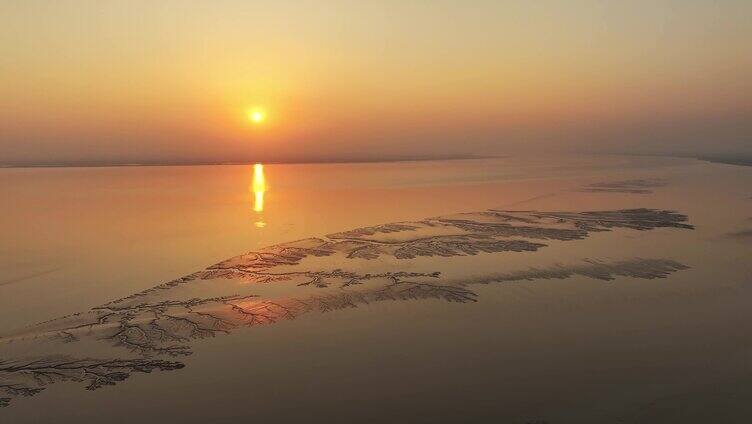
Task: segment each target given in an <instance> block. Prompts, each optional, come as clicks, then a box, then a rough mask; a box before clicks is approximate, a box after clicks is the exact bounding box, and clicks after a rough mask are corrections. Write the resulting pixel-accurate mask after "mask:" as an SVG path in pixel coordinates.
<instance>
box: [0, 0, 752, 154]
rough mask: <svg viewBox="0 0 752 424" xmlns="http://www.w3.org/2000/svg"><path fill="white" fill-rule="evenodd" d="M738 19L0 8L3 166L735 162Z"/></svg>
mask: <svg viewBox="0 0 752 424" xmlns="http://www.w3.org/2000/svg"><path fill="white" fill-rule="evenodd" d="M751 20H752V3H750V2H747V1H725V2H713V1H699V0H698V1H670V0H664V1H658V2H648V1H633V2H616V1H611V2H609V1H605V2H604V1H595V0H592V1H585V0H583V1H574V2H561V1H542V2H535V3H534V4H533V3H531V2H496V1H479V2H475V3H473V4H472V5H468V4H466V3H463V2H457V1H432V2H422V1H421V2H397V1H394V2H392V1H388V2H374V3H366V2H357V1H327V2H323V1H276V2H262V1H240V0H222V1H216V2H201V1H192V2H188V1H177V0H171V1H161V2H148V1H129V2H102V1H85V0H69V1H60V2H47V1H39V0H29V1H24V2H4V3H3V4H2V5H0V47H2V51H3V55H2V58H0V93H1V94H2V95H1V96H0V164H49V163H130V162H138V163H188V162H242V161H249V160H252V161H255V160H261V161H277V162H285V161H307V160H322V159H323V160H333V161H337V160H347V159H350V160H377V159H379V158H399V157H429V156H439V157H446V156H455V155H500V154H507V153H510V152H514V153H518V152H523V153H525V152H539V151H544V152H592V153H638V154H673V155H688V156H691V155H704V156H708V155H710V156H718V155H742V156H747V157H750V156H752V142H750V141H751V140H750V139H751V138H752V43H750V42H749V40H750V39H752V26H750V25H749V22H750V21H751ZM250 111H254V113H255V114H256V115H254V116H255V117H254V119H253V120H249V119H248V118H249V113H250Z"/></svg>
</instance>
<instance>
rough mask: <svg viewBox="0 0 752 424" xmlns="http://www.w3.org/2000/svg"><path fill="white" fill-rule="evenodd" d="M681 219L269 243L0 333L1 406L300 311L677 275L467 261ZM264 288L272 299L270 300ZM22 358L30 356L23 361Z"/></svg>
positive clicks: (613, 216)
mask: <svg viewBox="0 0 752 424" xmlns="http://www.w3.org/2000/svg"><path fill="white" fill-rule="evenodd" d="M686 221H687V218H686V216H684V215H681V214H678V213H675V212H671V211H663V210H653V209H628V210H618V211H595V212H537V211H501V210H488V211H484V212H476V213H466V214H457V215H452V216H444V217H436V218H429V219H425V220H421V221H415V222H401V223H395V224H386V225H378V226H373V227H366V228H360V229H356V230H352V231H345V232H340V233H335V234H329V235H327V236H324V237H320V238H309V239H304V240H298V241H294V242H291V243H284V244H278V245H274V246H269V247H267V248H264V249H261V250H258V251H254V252H249V253H246V254H243V255H239V256H236V257H234V258H230V259H228V260H225V261H222V262H220V263H218V264H215V265H212V266H210V267H208V268H206V269H204V270H202V271H199V272H196V273H193V274H190V275H187V276H185V277H182V278H179V279H176V280H173V281H169V282H167V283H164V284H160V285H157V286H155V287H153V288H151V289H148V290H144V291H142V292H139V293H135V294H133V295H131V296H128V297H125V298H122V299H118V300H115V301H112V302H109V303H107V304H104V305H101V306H98V307H95V308H92V309H91V310H89V311H87V312H83V313H78V314H74V315H70V316H67V317H63V318H59V319H55V320H51V321H47V322H43V323H40V324H37V325H34V326H31V327H28V328H25V329H22V330H20V331H17V332H15V333H13V334H9V335H6V336H5V337H3V338H2V339H0V357H2V358H4V359H3V360H2V361H0V406H7V405H8V404H9V403H10V401H11V399H12V398H15V397H19V396H24V397H26V396H33V395H35V394H37V393H39V392H40V391H42V390H43V389H44V388H45V387H46V386H47V385H49V384H52V383H55V382H65V381H69V382H78V383H83V384H85V386H86V388H87V389H89V390H94V389H97V388H99V387H103V386H107V385H114V384H116V383H118V382H121V381H123V380H125V379H126V378H127V377H128V376H129V375H131V374H133V373H150V372H152V371H171V370H176V369H180V368H182V367H183V363H182V362H180V361H177V360H176V358H180V357H184V356H187V355H190V354H191V353H192V348H191V343H192V341H194V340H197V339H204V338H210V337H214V336H217V335H221V334H225V333H228V332H230V331H232V330H234V329H236V328H239V327H248V326H255V325H263V324H272V323H274V322H277V321H279V320H283V319H293V318H296V317H298V316H300V315H302V314H305V313H308V312H327V311H331V310H337V309H344V308H354V307H357V306H359V305H363V304H369V303H372V302H379V301H385V300H410V299H413V300H416V299H442V300H446V301H450V302H462V303H465V302H474V301H476V300H477V297H478V295H477V294H476V293H475V292H473V291H472V286H473V285H474V284H489V283H494V282H497V283H502V282H512V281H532V280H539V279H566V278H570V277H573V276H581V277H586V278H592V279H597V280H603V281H611V280H614V279H615V278H617V277H624V276H626V277H632V278H646V279H654V278H665V277H667V276H668V275H670V274H671V273H673V272H676V271H679V270H682V269H685V268H686V266H685V265H683V264H681V263H679V262H676V261H674V260H671V259H663V258H658V259H655V258H653V259H642V258H636V259H633V258H629V259H623V260H617V261H602V260H596V259H587V258H583V260H582V261H581V262H577V263H571V264H557V265H549V266H543V267H533V268H529V269H522V270H505V269H498V268H494V267H492V268H488V266H487V265H486V266H485V267H481V266H479V265H478V262H477V261H476V258H478V257H479V256H480V255H481V254H486V255H499V254H502V253H512V252H535V251H537V250H539V249H543V248H545V247H546V246H547V245H548V244H550V243H553V242H572V241H576V240H582V239H585V238H587V237H588V235H589V234H591V233H593V232H607V231H612V230H615V229H628V230H634V231H649V230H654V229H658V228H674V229H691V228H692V226H691V225H689V224H687V223H686ZM450 257H451V258H457V259H462V260H463V261H465V262H462V268H461V269H463V270H467V275H465V276H462V275H460V276H459V277H458V276H457V275H456V273H455V275H454V276H452V277H449V276H448V273H447V272H446V271H447V269H448V264H447V263H448V261H445V260H443V258H450ZM429 258H433V259H430V260H427V259H429ZM420 260H422V261H423V262H421V266H420V267H418V266H417V265H418V262H419V261H420ZM426 263H427V264H428V265H426ZM486 264H487V262H486ZM426 267H428V268H431V269H424V268H426ZM240 283H242V284H240ZM268 287H279V288H280V290H278V291H273V292H270V291H268V290H266V289H267V288H268ZM11 343H12V344H13V345H14V347H16V348H15V349H14V350H13V352H14V353H13V354H12V355H10V356H9V355H7V354H5V353H4V352H3V350H2V348H3V346H6V347H7V346H9V345H10V344H11ZM18 345H21V346H22V347H24V348H25V349H20V348H18ZM92 345H96V346H97V349H92V347H91V346H92ZM55 349H58V350H59V351H60V352H61V353H60V354H59V355H57V356H38V355H39V354H38V352H40V351H46V352H55ZM21 351H25V352H28V355H26V356H24V357H21V356H22V355H19V354H18V352H21ZM102 351H105V352H107V354H106V355H103V354H102ZM62 352H67V353H62ZM35 355H36V356H35ZM102 356H106V357H105V358H104V359H101V358H102ZM96 358H100V359H96ZM163 358H165V359H163Z"/></svg>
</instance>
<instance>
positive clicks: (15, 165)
mask: <svg viewBox="0 0 752 424" xmlns="http://www.w3.org/2000/svg"><path fill="white" fill-rule="evenodd" d="M501 157H504V156H482V155H447V156H404V157H385V158H374V159H369V158H343V159H300V160H290V161H282V160H256V161H252V160H247V161H246V160H244V161H216V162H214V161H195V162H192V161H178V162H157V161H155V162H148V161H147V162H58V163H8V164H0V169H10V168H114V167H139V166H215V165H252V164H254V163H263V164H287V165H293V164H295V165H302V164H327V163H330V164H344V163H391V162H426V161H440V160H473V159H493V158H501Z"/></svg>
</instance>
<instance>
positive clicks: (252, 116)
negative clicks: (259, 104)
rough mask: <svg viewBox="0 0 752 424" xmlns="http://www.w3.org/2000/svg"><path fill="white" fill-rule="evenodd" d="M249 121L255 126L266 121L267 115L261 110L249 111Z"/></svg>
mask: <svg viewBox="0 0 752 424" xmlns="http://www.w3.org/2000/svg"><path fill="white" fill-rule="evenodd" d="M248 120H249V121H251V122H253V123H254V124H260V123H262V122H264V121H265V120H266V113H264V111H262V110H260V109H253V110H250V111H248Z"/></svg>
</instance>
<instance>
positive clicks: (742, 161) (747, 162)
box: [697, 156, 752, 166]
mask: <svg viewBox="0 0 752 424" xmlns="http://www.w3.org/2000/svg"><path fill="white" fill-rule="evenodd" d="M697 159H700V160H704V161H706V162H712V163H723V164H726V165H736V166H752V158H717V157H702V156H700V157H698V158H697Z"/></svg>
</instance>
